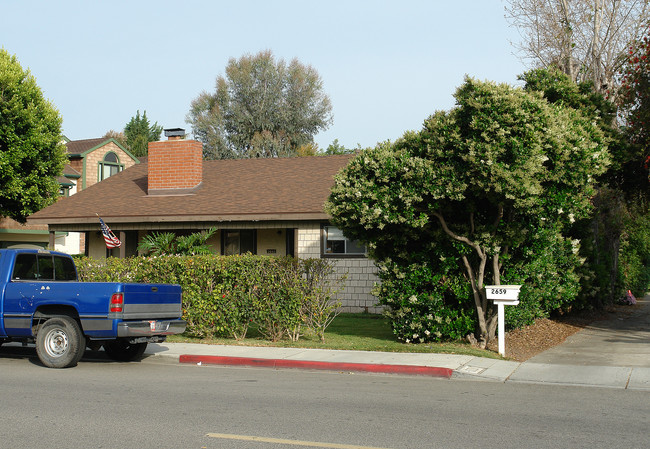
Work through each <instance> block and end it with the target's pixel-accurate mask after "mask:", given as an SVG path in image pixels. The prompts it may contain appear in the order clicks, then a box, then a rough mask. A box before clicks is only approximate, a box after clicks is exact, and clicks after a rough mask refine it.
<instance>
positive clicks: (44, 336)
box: [36, 315, 86, 368]
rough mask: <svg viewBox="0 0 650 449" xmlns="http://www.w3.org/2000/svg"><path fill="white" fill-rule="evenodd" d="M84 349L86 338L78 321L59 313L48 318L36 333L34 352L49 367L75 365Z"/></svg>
mask: <svg viewBox="0 0 650 449" xmlns="http://www.w3.org/2000/svg"><path fill="white" fill-rule="evenodd" d="M85 350H86V338H85V337H84V335H83V333H82V332H81V328H80V327H79V323H77V321H76V320H74V319H73V318H71V317H69V316H66V315H61V316H54V317H52V318H50V319H48V320H47V321H46V322H45V323H44V324H43V325H42V326H41V328H40V329H39V331H38V334H37V335H36V354H37V355H38V358H39V359H40V360H41V362H42V363H43V365H45V366H47V367H49V368H68V367H72V366H76V365H77V363H78V362H79V360H81V357H83V354H84V351H85Z"/></svg>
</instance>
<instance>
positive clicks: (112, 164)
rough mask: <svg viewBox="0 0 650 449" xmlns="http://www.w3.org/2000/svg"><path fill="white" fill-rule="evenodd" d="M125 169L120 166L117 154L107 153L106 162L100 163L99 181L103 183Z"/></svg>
mask: <svg viewBox="0 0 650 449" xmlns="http://www.w3.org/2000/svg"><path fill="white" fill-rule="evenodd" d="M123 169H124V165H122V164H120V160H119V158H118V157H117V154H115V153H113V152H110V153H106V156H104V160H103V161H101V162H100V163H99V180H100V181H103V180H104V179H106V178H110V177H111V176H113V175H116V174H118V173H119V172H121V171H122V170H123Z"/></svg>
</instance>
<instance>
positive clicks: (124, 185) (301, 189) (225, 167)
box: [28, 155, 352, 227]
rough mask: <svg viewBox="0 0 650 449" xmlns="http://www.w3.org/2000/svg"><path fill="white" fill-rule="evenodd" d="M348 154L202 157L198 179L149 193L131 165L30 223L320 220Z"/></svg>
mask: <svg viewBox="0 0 650 449" xmlns="http://www.w3.org/2000/svg"><path fill="white" fill-rule="evenodd" d="M351 157H352V156H350V155H339V156H313V157H296V158H278V159H235V160H218V161H203V182H202V183H201V184H200V185H199V186H198V187H197V188H195V189H194V190H192V191H191V192H188V193H183V194H178V193H177V194H168V195H148V194H147V185H148V163H141V164H139V165H134V166H133V167H130V168H128V169H126V170H124V171H122V172H120V173H118V174H117V175H114V176H111V177H110V178H108V179H106V180H104V181H102V182H100V183H97V184H95V185H93V186H91V187H89V188H87V189H85V190H83V191H81V192H79V193H77V194H75V195H72V196H70V197H67V198H63V199H62V200H60V201H58V202H57V203H55V204H53V205H51V206H48V207H46V208H45V209H43V210H41V211H39V212H36V213H35V214H33V215H31V216H30V217H29V218H28V220H29V222H30V223H34V224H51V225H65V224H86V223H90V224H92V225H93V227H96V224H97V215H96V214H98V215H100V216H101V217H102V218H103V219H104V220H105V221H106V222H109V221H110V222H111V223H144V222H151V223H156V222H194V221H218V222H219V221H250V220H253V221H259V220H324V219H327V218H328V215H327V214H326V213H325V212H324V211H323V205H324V203H325V201H326V200H327V197H328V196H329V193H330V189H331V187H332V185H333V184H334V175H335V174H336V173H337V172H338V171H339V170H340V169H342V168H343V167H344V166H345V165H347V163H348V161H349V160H350V158H351Z"/></svg>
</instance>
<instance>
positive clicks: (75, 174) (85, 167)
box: [0, 138, 139, 254]
mask: <svg viewBox="0 0 650 449" xmlns="http://www.w3.org/2000/svg"><path fill="white" fill-rule="evenodd" d="M65 145H66V148H67V152H68V164H66V166H65V168H64V169H63V175H62V176H59V177H58V178H57V180H58V181H59V185H60V186H61V190H60V194H61V196H62V197H68V196H71V195H74V194H75V193H77V192H79V191H81V190H83V189H85V188H87V187H90V186H91V185H93V184H96V183H97V182H99V181H101V180H103V179H106V178H108V177H110V176H111V175H114V174H117V173H119V172H121V171H122V170H124V169H126V168H128V167H131V166H133V165H135V164H138V163H139V161H138V159H137V158H136V157H135V156H133V155H132V154H131V153H129V151H127V150H126V149H125V148H124V147H123V146H122V145H120V144H119V143H118V142H117V141H116V140H115V139H107V138H98V139H85V140H72V141H71V140H68V139H67V138H65ZM50 238H51V237H50V235H49V232H48V228H47V225H33V224H27V225H21V224H20V223H18V222H16V221H14V220H11V219H9V218H3V217H0V248H11V247H16V246H20V247H32V248H46V247H47V246H48V245H49V244H50ZM54 248H56V249H57V250H59V251H63V252H66V253H68V254H79V253H83V252H84V248H85V241H84V234H80V233H76V232H75V233H69V232H58V233H56V235H55V243H54Z"/></svg>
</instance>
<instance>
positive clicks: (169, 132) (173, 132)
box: [165, 128, 185, 137]
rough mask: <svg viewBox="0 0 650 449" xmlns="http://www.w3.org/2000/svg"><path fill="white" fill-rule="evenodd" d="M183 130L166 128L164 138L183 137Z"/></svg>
mask: <svg viewBox="0 0 650 449" xmlns="http://www.w3.org/2000/svg"><path fill="white" fill-rule="evenodd" d="M183 136H185V130H184V129H183V128H167V129H165V137H183Z"/></svg>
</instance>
